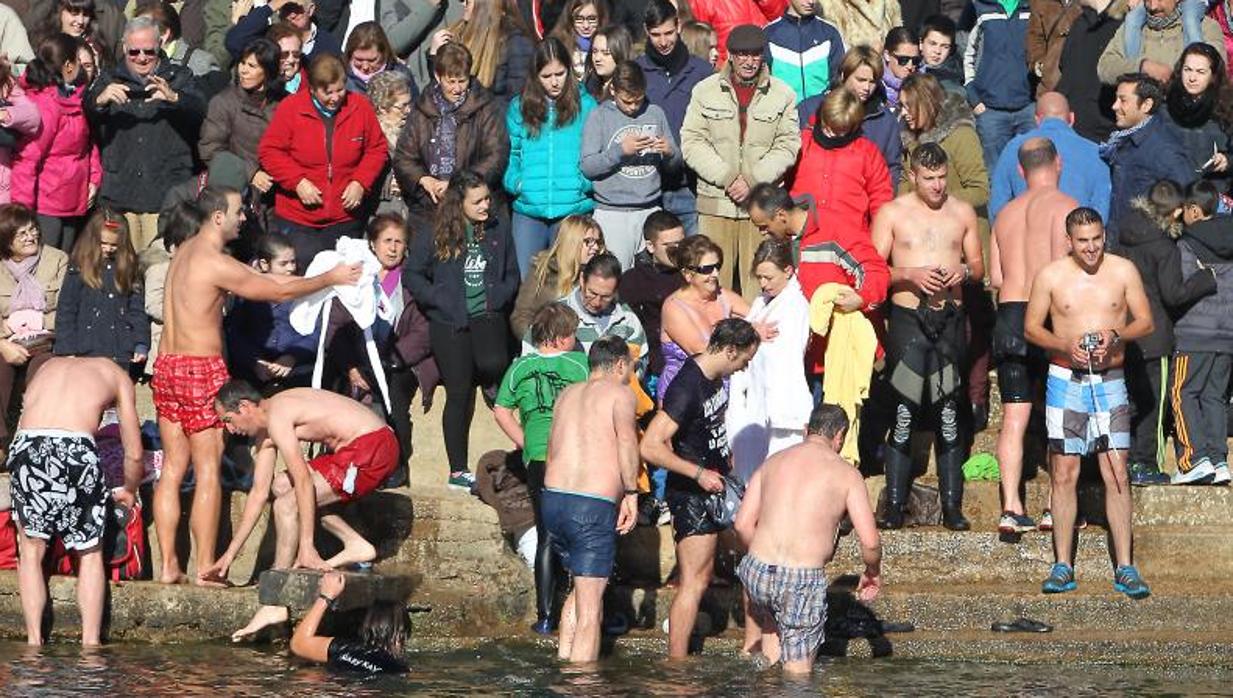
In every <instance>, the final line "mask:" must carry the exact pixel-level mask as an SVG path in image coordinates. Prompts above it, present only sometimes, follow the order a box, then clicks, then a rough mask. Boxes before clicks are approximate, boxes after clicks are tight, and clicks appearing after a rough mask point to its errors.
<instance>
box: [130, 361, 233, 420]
mask: <svg viewBox="0 0 1233 698" xmlns="http://www.w3.org/2000/svg"><path fill="white" fill-rule="evenodd" d="M228 380H231V376H229V375H227V364H225V363H223V357H221V356H186V355H184V354H159V355H158V358H157V359H155V360H154V379H153V380H151V381H150V387H151V388H153V389H154V409H155V411H156V412H158V416H159V417H160V418H162V419H166V420H167V421H169V422H175V423H176V424H179V425H180V428H181V429H183V430H184V434H185V435H186V436H187V435H192V434H196V433H197V432H199V431H205V430H206V429H215V428H221V427H222V422H220V421H219V420H218V415H217V414H215V413H214V398H215V397H217V396H218V389H219V388H221V387H223V384H224V383H226V382H227V381H228Z"/></svg>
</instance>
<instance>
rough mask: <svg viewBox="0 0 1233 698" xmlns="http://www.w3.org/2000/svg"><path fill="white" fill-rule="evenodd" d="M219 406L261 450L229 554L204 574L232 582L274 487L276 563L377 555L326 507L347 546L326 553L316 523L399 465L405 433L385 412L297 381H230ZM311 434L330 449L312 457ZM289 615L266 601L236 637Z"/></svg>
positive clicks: (337, 563)
mask: <svg viewBox="0 0 1233 698" xmlns="http://www.w3.org/2000/svg"><path fill="white" fill-rule="evenodd" d="M214 409H215V411H216V412H217V413H218V416H219V419H220V420H221V421H222V423H223V425H224V426H225V427H226V429H227V431H229V432H231V433H232V434H243V435H245V436H249V437H251V438H253V439H254V441H255V442H256V444H257V454H256V457H255V458H254V459H253V461H254V463H255V465H254V468H253V487H252V489H251V490H250V491H249V495H248V501H247V502H246V503H245V505H244V514H243V515H242V516H241V519H240V526H239V528H237V529H236V532H235V537H234V538H233V539H232V541H231V545H230V546H229V547H228V548H227V551H226V552H225V553H223V555H222V557H220V558H219V559H218V561H217V562H216V563H215V564H214V565H212V566H211V567H208V568H206V569H205V570H203V571H201V572H200V573H199V574H200V575H201V577H202V579H203V580H205V581H210V582H224V583H225V581H226V579H227V572H228V570H229V568H230V567H231V563H232V561H233V560H235V558H236V556H237V555H238V554H239V552H240V549H241V548H243V546H244V543H245V542H246V541H247V540H248V537H249V536H250V535H251V534H252V532H253V528H254V527H255V526H256V525H257V521H258V520H259V519H260V518H261V511H262V509H263V508H264V507H265V503H266V501H267V500H268V499H269V495H270V492H271V491H273V494H274V507H273V508H274V516H273V519H274V531H275V534H276V537H275V540H276V543H275V552H274V569H290V568H292V567H298V568H305V569H312V570H325V571H329V570H332V569H336V568H339V567H343V566H346V565H353V564H356V563H361V562H369V561H371V560H372V559H373V558H375V557H376V556H377V551H376V549H374V548H373V546H372V544H371V543H369V542H368V541H366V540H364V538H363V536H361V535H360V534H359V533H358V532H356V530H355V529H353V528H351V526H349V525H347V523H346V522H345V521H343V519H342V517H341V516H340V515H338V514H337V513H335V512H329V513H323V514H322V516H321V526H322V527H323V528H324V529H325V530H327V531H329V532H330V533H331V534H333V535H334V536H335V537H336V538H338V539H339V540H340V541H341V542H342V544H343V549H342V552H340V553H338V554H337V555H335V556H334V557H332V558H330V559H329V560H323V559H322V558H321V556H320V555H319V554H318V553H317V548H316V546H315V545H314V543H313V530H314V528H315V525H316V521H317V516H316V510H317V508H318V507H329V506H331V505H334V504H342V503H346V502H350V501H354V500H356V499H359V498H361V497H363V496H364V495H367V494H368V493H370V492H372V491H374V490H376V489H377V487H378V486H380V484H381V483H382V482H384V481H385V478H386V477H388V476H389V474H390V473H391V472H393V470H394V468H395V467H396V466H397V465H398V457H399V455H398V453H399V451H398V439H397V438H396V437H395V436H394V432H393V430H392V429H390V428H389V426H388V425H386V423H385V422H384V421H383V420H382V419H381V418H380V417H378V416H377V415H376V414H374V413H373V412H372V411H371V410H369V409H368V408H366V407H364V406H363V405H361V404H360V403H358V402H356V401H354V400H352V399H350V398H347V397H344V396H342V395H338V394H336V393H331V392H328V391H325V390H317V389H314V388H293V389H291V390H284V391H283V392H281V393H279V394H277V395H275V396H273V397H270V398H264V399H263V398H262V397H261V393H259V392H257V390H256V389H255V388H253V387H252V386H251V385H249V384H248V383H246V382H244V381H240V380H233V381H230V382H229V383H227V384H226V385H224V386H223V387H222V389H221V390H219V391H218V397H217V398H215V402H214ZM305 441H306V442H309V443H316V444H322V445H324V446H325V447H326V449H327V451H326V453H323V454H322V455H319V456H317V457H316V458H314V459H312V460H311V461H308V462H305V460H304V455H303V453H302V452H301V450H300V444H301V442H305ZM278 456H282V459H283V461H284V462H285V463H286V464H287V470H286V472H282V473H279V474H278V475H277V476H275V475H274V464H275V460H276V459H277V457H278ZM286 621H287V609H286V608H284V607H281V606H263V607H262V608H261V609H259V610H258V611H257V614H256V615H255V616H253V619H252V621H250V622H249V624H248V625H247V626H246V627H245V628H244V629H242V630H240V631H238V632H237V633H236V634H235V635H233V636H232V638H233V639H237V640H238V639H241V638H242V637H245V636H248V635H251V634H253V633H255V632H256V631H258V630H260V629H261V628H264V627H265V626H267V625H273V624H276V623H284V622H286Z"/></svg>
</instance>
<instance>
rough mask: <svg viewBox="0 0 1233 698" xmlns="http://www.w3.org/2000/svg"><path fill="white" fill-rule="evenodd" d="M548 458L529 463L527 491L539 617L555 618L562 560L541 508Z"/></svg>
mask: <svg viewBox="0 0 1233 698" xmlns="http://www.w3.org/2000/svg"><path fill="white" fill-rule="evenodd" d="M544 467H545V466H544V461H541V460H533V461H531V462H530V463H527V492H528V493H529V494H530V495H531V509H532V510H533V511H534V512H535V613H536V616H537V620H547V619H551V618H555V617H556V614H555V613H554V612H553V611H554V610H555V609H553V604H554V603H555V601H556V596H557V575H558V574H560V567H561V563H560V562H558V561H557V556H556V554H555V553H553V552H552V546H550V545H548V529H547V528H546V527H545V526H544V520H543V517H542V515H541V514H540V511H539V506H540V499H541V498H542V497H543V494H544Z"/></svg>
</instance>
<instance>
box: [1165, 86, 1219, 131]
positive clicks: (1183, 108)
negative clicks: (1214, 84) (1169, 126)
mask: <svg viewBox="0 0 1233 698" xmlns="http://www.w3.org/2000/svg"><path fill="white" fill-rule="evenodd" d="M1214 92H1215V91H1214V90H1204V91H1203V92H1202V93H1200V94H1199V95H1197V96H1193V97H1192V96H1191V95H1190V94H1188V93H1187V92H1186V89H1185V88H1184V87H1182V86H1181V85H1178V84H1175V85H1174V86H1173V88H1172V89H1170V90H1169V94H1168V95H1166V97H1165V106H1166V108H1168V110H1169V116H1170V117H1172V118H1173V123H1175V124H1177V125H1178V126H1181V127H1182V128H1199V127H1200V126H1202V125H1203V124H1206V123H1207V122H1208V121H1210V120H1211V118H1212V112H1214V111H1215V110H1216V99H1215V97H1214Z"/></svg>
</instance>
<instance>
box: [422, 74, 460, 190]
mask: <svg viewBox="0 0 1233 698" xmlns="http://www.w3.org/2000/svg"><path fill="white" fill-rule="evenodd" d="M468 94H469V91H468V92H464V93H463V94H462V97H460V98H459V99H458V101H457V102H450V101H449V100H448V99H446V98H445V93H443V92H442V91H441V85H440V84H439V83H438V84H436V85H433V86H432V89H431V90H430V91H429V93H428V96H429V98H430V99H431V100H432V103H433V104H435V105H436V106H437V111H438V112H440V114H441V119H440V120H439V121H437V128H436V132H435V133H434V134H433V135H434V136H435V138H434V139H433V142H432V143H431V144H430V145H429V147H428V157H429V160H428V174H430V175H432V176H433V177H436V178H437V179H449V178H450V176H451V175H453V174H454V168H455V167H457V166H458V157H457V153H456V151H455V148H454V141H455V139H457V137H458V110H459V109H460V108H461V107H462V105H463V102H466V101H467V95H468Z"/></svg>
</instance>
